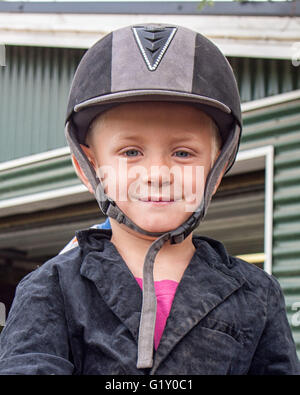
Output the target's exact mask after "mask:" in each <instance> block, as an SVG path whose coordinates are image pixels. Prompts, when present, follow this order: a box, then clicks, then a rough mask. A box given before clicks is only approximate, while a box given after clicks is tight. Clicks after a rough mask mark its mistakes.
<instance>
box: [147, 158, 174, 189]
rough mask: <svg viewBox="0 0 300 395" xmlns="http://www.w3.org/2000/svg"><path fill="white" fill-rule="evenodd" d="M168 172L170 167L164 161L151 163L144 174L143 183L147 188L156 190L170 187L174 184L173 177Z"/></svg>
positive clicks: (170, 172)
mask: <svg viewBox="0 0 300 395" xmlns="http://www.w3.org/2000/svg"><path fill="white" fill-rule="evenodd" d="M170 170H171V169H170V166H169V165H168V163H167V161H166V160H164V159H161V160H159V161H155V162H154V161H151V163H150V164H149V166H148V168H147V171H146V172H145V176H144V178H143V182H144V184H147V185H148V186H153V187H156V188H157V187H164V186H168V185H172V184H173V182H174V175H173V173H172V171H170Z"/></svg>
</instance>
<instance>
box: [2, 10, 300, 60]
mask: <svg viewBox="0 0 300 395" xmlns="http://www.w3.org/2000/svg"><path fill="white" fill-rule="evenodd" d="M149 22H150V23H167V24H175V25H181V26H186V27H188V28H191V29H193V30H195V31H198V32H200V33H202V34H204V35H205V36H207V37H209V38H210V39H211V40H212V41H214V42H215V43H216V45H218V46H219V47H220V49H221V50H222V51H223V52H224V54H225V55H226V56H238V57H239V56H241V57H256V58H272V59H292V56H293V54H294V52H295V47H293V45H294V44H295V43H297V42H300V29H299V23H300V17H278V16H268V17H264V16H260V17H257V16H222V15H128V14H97V15H94V14H30V13H26V14H24V13H0V36H1V42H2V43H4V44H8V45H23V46H28V45H29V46H44V47H58V48H89V47H90V46H91V45H92V44H94V43H95V42H96V41H98V40H99V39H100V38H101V37H103V36H104V35H105V34H107V33H109V32H111V31H112V30H115V29H119V28H121V27H124V26H128V25H134V24H142V23H149Z"/></svg>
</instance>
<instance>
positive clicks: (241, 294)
mask: <svg viewBox="0 0 300 395" xmlns="http://www.w3.org/2000/svg"><path fill="white" fill-rule="evenodd" d="M110 237H111V231H110V230H97V229H89V230H85V231H80V232H77V238H78V242H79V247H76V248H74V249H72V250H70V251H68V252H66V253H64V254H62V255H58V256H56V257H55V258H53V259H51V260H50V261H48V262H46V263H45V264H44V265H42V266H41V267H40V268H38V269H36V270H35V271H33V272H31V273H30V274H29V275H27V276H26V277H25V278H24V279H23V280H22V281H21V282H20V283H19V285H18V287H17V291H16V296H15V299H14V302H13V305H12V308H11V311H10V313H9V317H8V320H7V323H6V326H5V328H4V329H3V331H2V333H1V337H0V373H1V374H17V373H19V374H130V375H131V374H134V375H135V374H160V375H164V374H172V375H175V374H221V375H223V374H299V361H298V358H297V356H296V350H295V344H294V341H293V338H292V335H291V330H290V327H289V324H288V321H287V318H286V311H285V303H284V298H283V295H282V292H281V289H280V286H279V284H278V282H277V280H276V279H275V278H274V277H272V276H269V275H268V274H266V273H265V272H264V271H263V270H261V269H259V268H257V267H255V266H254V265H251V264H248V263H246V262H244V261H242V260H240V259H237V258H233V257H231V256H229V255H228V254H227V252H226V250H225V248H224V246H223V245H222V244H221V243H219V242H217V241H215V240H212V239H209V238H205V237H198V236H194V237H193V242H194V245H195V246H196V252H195V254H194V256H193V258H192V260H191V262H190V264H189V266H188V267H187V269H186V271H185V273H184V275H183V277H182V280H181V281H180V283H179V285H178V288H177V291H176V294H175V298H174V301H173V305H172V309H171V312H170V316H169V318H168V320H167V324H166V328H165V331H164V333H163V335H162V338H161V342H160V344H159V347H158V349H157V351H155V353H154V365H153V368H152V369H151V370H149V369H144V370H143V369H137V368H136V362H137V339H138V328H139V321H140V311H141V304H142V291H141V289H140V287H139V285H138V283H137V282H136V280H135V279H134V277H133V275H132V274H131V272H130V271H129V270H128V268H127V266H126V264H125V262H124V261H123V260H122V258H121V256H120V255H119V253H118V252H117V250H116V248H115V247H114V245H113V244H112V243H111V242H110Z"/></svg>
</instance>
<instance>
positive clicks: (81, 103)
mask: <svg viewBox="0 0 300 395" xmlns="http://www.w3.org/2000/svg"><path fill="white" fill-rule="evenodd" d="M137 101H139V102H140V101H152V102H153V101H168V102H177V103H185V104H190V105H193V106H196V107H198V108H199V109H201V110H202V111H204V112H205V113H206V114H207V115H209V116H210V117H211V118H212V119H213V120H214V121H215V123H216V125H217V126H218V129H219V132H220V136H221V139H222V148H221V153H220V155H219V156H218V158H217V160H216V162H215V164H214V166H213V167H212V169H211V170H210V172H209V174H208V177H207V180H206V184H205V190H204V196H203V199H202V202H201V204H200V206H199V207H198V208H197V210H196V211H195V212H194V213H192V214H191V216H190V217H189V218H188V219H187V220H186V221H185V222H184V223H183V224H181V225H180V226H179V227H178V228H176V229H170V230H169V231H168V232H164V233H152V232H148V231H146V230H144V229H141V228H140V227H139V226H137V225H136V224H135V223H134V222H133V221H132V220H131V219H130V218H128V217H127V216H126V215H125V214H124V213H123V212H122V211H121V210H120V209H119V207H118V206H117V205H116V203H115V202H114V201H113V200H112V199H111V198H109V197H108V196H107V195H106V194H105V193H104V190H103V187H102V184H101V182H100V180H99V179H98V177H97V176H96V173H95V170H94V168H93V167H92V165H91V164H90V162H89V160H88V158H87V157H86V155H85V153H84V151H83V150H82V149H81V147H80V144H85V139H86V135H87V132H88V129H89V126H90V124H91V122H92V121H93V119H94V118H96V117H97V116H98V115H99V114H101V113H102V112H104V111H106V110H108V109H110V108H112V107H114V106H117V105H119V104H122V103H128V102H137ZM241 128H242V119H241V107H240V97H239V92H238V87H237V84H236V80H235V78H234V75H233V71H232V69H231V67H230V65H229V63H228V61H227V59H226V58H225V57H224V55H223V54H222V53H221V52H220V51H219V49H218V48H217V47H216V46H215V45H214V44H213V43H212V42H211V41H210V40H208V39H207V38H205V37H204V36H202V35H201V34H199V33H197V32H195V31H192V30H190V29H187V28H184V27H180V26H172V25H162V24H146V25H135V26H128V27H125V28H121V29H118V30H116V31H113V32H112V33H110V34H108V35H106V36H105V37H104V38H102V39H101V40H99V41H98V42H97V43H96V44H94V45H93V46H92V47H91V48H90V49H89V50H88V51H87V52H86V53H85V55H84V56H83V58H82V60H81V62H80V63H79V66H78V68H77V71H76V73H75V76H74V79H73V83H72V86H71V90H70V95H69V102H68V108H67V117H66V127H65V133H66V138H67V141H68V144H69V146H70V149H71V152H72V154H73V155H74V156H75V158H76V160H77V161H78V163H79V165H80V167H81V169H82V170H83V172H84V174H85V176H86V177H87V178H88V180H89V182H90V184H91V186H92V188H93V190H94V193H95V197H96V199H97V202H98V204H99V206H100V208H101V210H102V212H103V213H104V214H105V215H107V216H109V217H111V218H113V219H115V220H117V221H118V222H119V223H123V224H125V225H126V226H128V227H130V228H131V229H133V230H135V231H138V232H141V233H143V234H147V235H150V236H155V237H157V239H156V240H155V241H154V242H153V243H152V244H151V246H150V248H149V250H148V252H147V254H146V258H145V262H144V269H143V270H144V271H143V306H142V313H141V319H140V329H139V343H138V362H137V367H138V368H149V367H151V366H152V363H153V339H154V330H155V317H156V297H155V290H154V279H153V265H154V260H155V257H156V255H157V253H158V251H159V250H160V248H161V247H162V246H163V244H164V243H165V242H166V241H168V240H169V241H170V242H171V243H172V244H175V243H180V242H181V241H183V240H184V239H185V238H186V237H187V236H188V235H189V234H190V233H191V232H192V231H193V230H194V229H195V228H196V227H197V226H198V224H199V223H200V221H201V220H202V219H203V218H204V216H205V213H206V211H207V208H208V205H209V202H210V200H211V198H212V194H213V191H214V187H215V185H216V183H217V180H218V177H219V175H220V174H221V172H222V170H223V168H224V166H225V165H226V172H228V171H229V169H230V168H231V167H232V165H233V163H234V161H235V158H236V154H237V151H238V147H239V142H240V136H241Z"/></svg>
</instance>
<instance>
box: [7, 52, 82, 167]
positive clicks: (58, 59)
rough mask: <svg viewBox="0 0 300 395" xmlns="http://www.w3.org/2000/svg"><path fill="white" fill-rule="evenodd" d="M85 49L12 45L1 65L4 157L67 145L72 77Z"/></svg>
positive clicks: (29, 153)
mask: <svg viewBox="0 0 300 395" xmlns="http://www.w3.org/2000/svg"><path fill="white" fill-rule="evenodd" d="M83 52H84V51H83V50H72V49H68V50H62V49H57V48H40V47H19V46H6V66H5V67H0V87H1V95H0V162H4V161H7V160H11V159H15V158H20V157H23V156H27V155H31V154H35V153H38V152H44V151H48V150H51V149H54V148H57V147H62V146H64V145H66V143H65V138H64V133H63V125H64V114H65V110H66V104H67V98H68V93H69V88H70V83H71V80H72V77H73V74H74V70H75V68H76V66H77V64H78V62H79V60H80V58H81V57H82V54H83Z"/></svg>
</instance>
